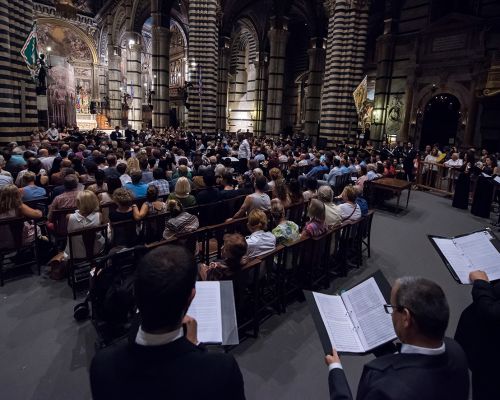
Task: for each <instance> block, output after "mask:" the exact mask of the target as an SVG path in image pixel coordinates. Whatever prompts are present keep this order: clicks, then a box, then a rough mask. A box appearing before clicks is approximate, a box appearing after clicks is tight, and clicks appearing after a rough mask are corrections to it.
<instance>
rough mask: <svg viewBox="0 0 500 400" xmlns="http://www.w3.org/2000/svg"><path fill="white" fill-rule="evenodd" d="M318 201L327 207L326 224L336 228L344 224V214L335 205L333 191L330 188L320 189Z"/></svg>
mask: <svg viewBox="0 0 500 400" xmlns="http://www.w3.org/2000/svg"><path fill="white" fill-rule="evenodd" d="M318 200H319V201H321V202H322V203H323V204H324V206H325V224H326V225H327V226H328V227H329V228H332V227H335V226H338V225H340V224H341V223H342V214H341V211H340V209H339V207H338V206H337V205H335V204H333V190H332V188H331V187H330V186H321V187H320V188H319V189H318Z"/></svg>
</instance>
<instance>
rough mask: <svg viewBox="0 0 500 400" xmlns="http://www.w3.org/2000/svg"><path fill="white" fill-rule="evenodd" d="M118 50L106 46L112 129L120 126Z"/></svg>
mask: <svg viewBox="0 0 500 400" xmlns="http://www.w3.org/2000/svg"><path fill="white" fill-rule="evenodd" d="M118 51H119V49H117V48H116V47H113V46H108V101H109V125H110V126H111V127H112V128H114V127H115V126H121V124H122V98H121V96H122V90H121V84H122V79H121V77H122V74H121V71H120V63H121V57H120V56H119V55H118Z"/></svg>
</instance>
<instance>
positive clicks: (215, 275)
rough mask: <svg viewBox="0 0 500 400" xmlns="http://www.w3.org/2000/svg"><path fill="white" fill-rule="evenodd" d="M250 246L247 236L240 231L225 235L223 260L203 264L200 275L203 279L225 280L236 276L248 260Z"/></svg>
mask: <svg viewBox="0 0 500 400" xmlns="http://www.w3.org/2000/svg"><path fill="white" fill-rule="evenodd" d="M247 251H248V246H247V242H246V240H245V238H244V237H243V236H242V235H241V234H239V233H232V234H227V235H224V246H222V252H221V255H222V260H216V261H214V262H211V263H210V265H206V264H201V265H200V269H199V276H200V279H201V280H202V281H223V280H229V279H232V278H233V277H234V275H236V274H237V273H238V272H239V271H240V270H241V267H242V266H243V265H244V264H245V262H246V257H245V256H246V254H247Z"/></svg>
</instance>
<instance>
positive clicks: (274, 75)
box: [266, 17, 289, 136]
mask: <svg viewBox="0 0 500 400" xmlns="http://www.w3.org/2000/svg"><path fill="white" fill-rule="evenodd" d="M288 36H289V32H288V28H287V20H286V19H285V18H281V19H278V18H275V17H272V18H271V29H270V30H269V32H268V38H269V44H270V54H269V74H268V76H269V81H268V86H267V114H266V134H267V135H271V136H274V135H279V134H280V133H281V120H282V113H283V84H284V75H285V57H286V45H287V42H288Z"/></svg>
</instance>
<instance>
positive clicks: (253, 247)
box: [246, 209, 276, 258]
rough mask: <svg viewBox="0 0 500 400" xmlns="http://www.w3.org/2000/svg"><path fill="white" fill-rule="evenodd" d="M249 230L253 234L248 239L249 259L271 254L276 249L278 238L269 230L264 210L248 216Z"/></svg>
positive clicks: (255, 211)
mask: <svg viewBox="0 0 500 400" xmlns="http://www.w3.org/2000/svg"><path fill="white" fill-rule="evenodd" d="M247 227H248V230H249V231H250V232H251V233H252V234H251V235H250V236H248V237H247V238H246V240H247V245H248V250H247V256H248V258H255V257H258V256H260V255H262V254H266V253H269V252H270V251H273V250H274V249H275V248H276V236H274V235H273V234H272V233H271V232H265V229H267V216H266V213H265V212H264V211H262V210H257V209H256V210H252V211H251V212H250V214H249V215H248V224H247Z"/></svg>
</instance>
